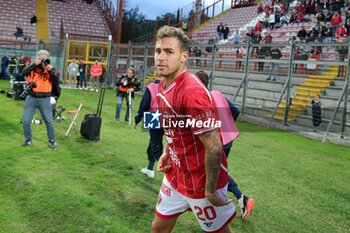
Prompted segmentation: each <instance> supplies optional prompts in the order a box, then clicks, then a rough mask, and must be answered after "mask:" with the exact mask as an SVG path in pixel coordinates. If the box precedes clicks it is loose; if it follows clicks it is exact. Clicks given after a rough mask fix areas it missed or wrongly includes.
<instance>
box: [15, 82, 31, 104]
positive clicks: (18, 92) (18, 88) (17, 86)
mask: <svg viewBox="0 0 350 233" xmlns="http://www.w3.org/2000/svg"><path fill="white" fill-rule="evenodd" d="M26 83H27V82H17V81H14V82H13V96H12V98H13V99H14V100H22V99H21V98H19V96H20V95H21V94H22V92H23V91H24V85H25V84H26Z"/></svg>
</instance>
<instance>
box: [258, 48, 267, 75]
mask: <svg viewBox="0 0 350 233" xmlns="http://www.w3.org/2000/svg"><path fill="white" fill-rule="evenodd" d="M258 55H259V56H258V58H259V59H265V56H266V47H260V49H259V52H258ZM258 71H264V62H258Z"/></svg>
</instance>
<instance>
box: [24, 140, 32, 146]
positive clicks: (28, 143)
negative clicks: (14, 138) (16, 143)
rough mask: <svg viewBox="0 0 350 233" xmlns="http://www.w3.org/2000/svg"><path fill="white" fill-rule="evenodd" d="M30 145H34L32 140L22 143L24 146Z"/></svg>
mask: <svg viewBox="0 0 350 233" xmlns="http://www.w3.org/2000/svg"><path fill="white" fill-rule="evenodd" d="M30 144H32V141H31V140H25V141H24V142H23V143H22V146H29V145H30Z"/></svg>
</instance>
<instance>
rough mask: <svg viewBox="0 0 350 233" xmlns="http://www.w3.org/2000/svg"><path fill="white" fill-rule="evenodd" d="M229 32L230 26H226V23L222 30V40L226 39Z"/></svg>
mask: <svg viewBox="0 0 350 233" xmlns="http://www.w3.org/2000/svg"><path fill="white" fill-rule="evenodd" d="M229 33H230V28H229V27H228V25H227V24H225V27H224V31H223V34H224V40H227V36H228V34H229Z"/></svg>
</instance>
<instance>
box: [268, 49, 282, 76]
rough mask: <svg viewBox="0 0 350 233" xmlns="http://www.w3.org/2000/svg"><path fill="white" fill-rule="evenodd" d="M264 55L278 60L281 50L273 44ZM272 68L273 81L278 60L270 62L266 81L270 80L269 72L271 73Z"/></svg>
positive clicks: (276, 71)
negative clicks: (273, 72)
mask: <svg viewBox="0 0 350 233" xmlns="http://www.w3.org/2000/svg"><path fill="white" fill-rule="evenodd" d="M266 56H267V57H269V58H270V59H273V60H280V59H281V57H282V53H281V50H280V49H279V48H278V47H276V46H275V47H273V48H272V50H271V51H270V52H269V53H268V54H267V55H266ZM274 69H275V77H274V79H273V81H276V79H277V77H278V62H271V64H270V71H269V77H268V78H267V79H266V81H269V80H271V74H272V71H273V70H274Z"/></svg>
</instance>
